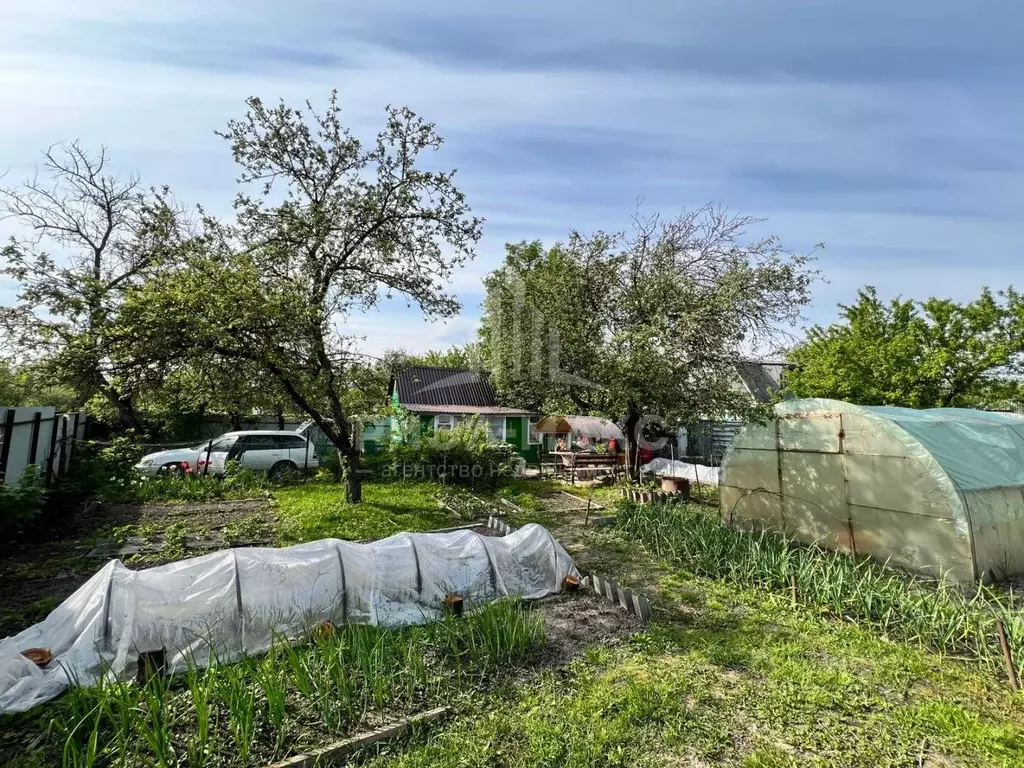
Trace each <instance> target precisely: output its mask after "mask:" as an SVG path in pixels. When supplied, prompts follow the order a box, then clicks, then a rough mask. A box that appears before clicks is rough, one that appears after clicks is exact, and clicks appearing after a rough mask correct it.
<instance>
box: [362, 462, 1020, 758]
mask: <svg viewBox="0 0 1024 768" xmlns="http://www.w3.org/2000/svg"><path fill="white" fill-rule="evenodd" d="M527 483H528V481H523V482H521V483H519V484H517V487H516V492H528V490H529V487H530V486H529V485H527ZM545 486H546V484H538V485H537V486H535V487H536V488H537V489H538V490H539V491H542V492H543V491H547V490H548V488H546V487H545ZM689 513H690V514H692V515H701V516H703V517H704V518H705V519H707V517H708V515H707V510H703V509H700V508H699V507H696V506H695V507H691V508H690V509H689ZM688 519H689V518H688ZM550 523H551V525H552V527H553V529H554V532H555V534H556V536H560V537H561V538H562V539H563V540H564V541H567V542H572V543H571V544H570V545H569V546H570V551H571V553H572V554H573V555H574V557H576V559H577V564H578V565H579V567H580V568H582V569H584V570H589V569H590V568H592V567H593V568H595V569H597V570H601V571H602V572H611V573H614V574H621V575H623V577H624V578H625V577H626V574H629V576H628V578H625V580H626V581H627V583H629V585H630V586H634V587H640V588H642V589H644V590H645V591H646V592H648V593H649V594H651V596H652V597H653V598H654V605H655V621H654V623H653V625H652V626H651V628H650V629H649V630H648V631H645V632H643V633H641V634H639V635H637V636H636V637H635V638H633V639H632V640H630V641H628V642H627V643H625V644H622V645H620V646H617V647H613V648H597V649H589V650H588V651H587V652H586V654H585V657H584V659H582V660H580V661H578V662H576V663H575V664H574V666H573V667H572V669H571V672H570V673H569V674H564V673H554V672H552V673H547V674H545V675H544V676H543V677H541V678H540V679H539V680H538V681H535V682H533V683H531V684H528V685H524V686H522V687H520V688H519V689H518V690H517V691H515V692H514V693H512V694H511V695H508V696H496V697H492V699H491V700H490V702H489V703H488V704H487V705H486V706H483V705H482V706H480V707H478V709H477V710H476V712H477V713H474V714H467V715H466V716H464V717H463V718H461V719H459V720H458V721H456V722H454V723H452V724H450V725H448V726H447V727H444V728H442V729H437V730H435V731H434V732H432V733H430V734H428V735H426V736H424V737H421V738H420V739H419V740H418V741H416V742H415V743H413V744H412V745H405V746H394V747H391V748H388V749H386V750H385V751H384V752H383V754H381V755H380V756H379V757H378V758H376V759H375V760H374V761H373V762H371V765H372V767H373V768H398V767H401V768H417V767H420V766H422V767H423V768H426V766H431V767H433V766H437V767H438V768H446V767H448V766H450V767H451V768H455V766H458V767H459V768H473V767H474V766H480V767H481V768H482V767H483V766H492V765H500V766H503V767H507V768H518V767H520V766H521V767H523V768H525V767H526V766H551V767H552V768H554V766H567V767H569V768H575V767H582V766H588V767H590V766H595V767H596V766H706V765H729V766H746V767H747V768H769V767H771V768H775V767H777V766H805V765H808V766H865V767H868V766H872V767H873V766H901V767H905V768H911V766H914V767H917V766H928V767H930V768H949V767H950V766H1020V765H1024V714H1022V711H1021V704H1022V703H1024V698H1022V695H1021V694H1014V693H1012V692H1011V691H1010V690H1009V688H1008V686H1007V684H1006V682H1005V679H1003V677H1002V676H1001V675H1000V674H999V673H998V671H997V670H995V671H994V670H992V669H991V668H989V667H986V666H984V665H982V664H980V663H978V662H977V661H968V660H960V659H955V658H950V657H949V656H945V657H944V656H942V655H940V654H936V653H934V652H932V651H929V650H928V649H926V648H922V647H919V646H918V645H916V644H915V645H911V644H908V643H905V642H894V641H893V640H891V639H889V638H887V637H885V636H884V634H883V633H881V632H879V631H878V629H877V628H875V627H872V626H868V625H866V624H864V623H860V624H858V623H854V621H852V620H851V619H850V618H849V617H839V618H838V620H837V617H836V616H835V615H834V614H833V613H832V612H831V611H829V610H827V609H826V608H824V607H822V606H819V605H817V604H811V605H808V604H804V603H801V604H797V605H793V604H792V602H791V599H790V596H789V593H788V590H787V589H783V590H781V591H779V592H773V591H768V590H766V589H765V587H764V585H763V584H760V583H757V585H756V586H753V585H746V586H745V585H744V584H741V583H739V582H738V581H734V580H729V579H725V578H717V577H711V576H709V575H707V574H705V575H698V574H695V573H694V572H693V569H691V568H690V567H689V565H686V564H684V563H683V562H682V561H681V560H680V559H677V557H676V556H674V555H673V553H671V552H669V551H668V550H664V549H663V551H662V554H660V555H659V554H658V553H657V552H656V551H655V550H654V549H653V548H652V549H650V550H648V549H645V548H644V547H643V546H642V545H638V544H637V543H636V542H635V540H634V539H633V538H632V537H630V536H629V535H627V534H626V532H625V531H623V530H621V529H599V530H585V531H580V530H578V529H576V530H568V529H567V530H559V524H560V523H559V521H558V520H557V519H552V520H551V521H550ZM709 551H710V552H711V553H712V554H715V552H716V550H714V548H713V547H712V548H711V549H710V550H709ZM721 554H722V553H721V552H718V553H717V555H715V556H716V557H717V556H718V555H721ZM709 559H710V558H709ZM722 562H723V564H724V566H723V567H727V566H728V562H729V561H728V560H727V559H726V560H723V561H722ZM690 565H692V563H691V564H690ZM609 569H611V570H610V571H609ZM890 575H891V574H890Z"/></svg>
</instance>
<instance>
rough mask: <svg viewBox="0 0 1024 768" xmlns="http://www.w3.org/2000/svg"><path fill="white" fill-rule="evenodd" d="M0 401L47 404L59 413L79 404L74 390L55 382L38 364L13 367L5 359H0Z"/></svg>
mask: <svg viewBox="0 0 1024 768" xmlns="http://www.w3.org/2000/svg"><path fill="white" fill-rule="evenodd" d="M0 403H2V404H3V405H6V406H16V405H49V406H52V407H54V408H56V409H57V412H58V413H67V412H69V411H74V410H76V409H77V408H78V407H79V406H80V405H81V402H80V399H79V396H78V393H76V392H75V390H74V389H72V388H71V387H69V386H66V385H61V384H54V383H53V381H52V378H51V376H49V375H48V374H47V372H46V371H45V370H43V369H42V367H41V366H39V365H21V366H14V365H12V364H11V363H8V362H6V361H4V360H0Z"/></svg>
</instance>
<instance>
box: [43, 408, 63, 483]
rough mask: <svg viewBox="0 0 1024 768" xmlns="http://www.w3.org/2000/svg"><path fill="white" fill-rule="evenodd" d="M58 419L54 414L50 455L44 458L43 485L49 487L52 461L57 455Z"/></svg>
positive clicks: (51, 480)
mask: <svg viewBox="0 0 1024 768" xmlns="http://www.w3.org/2000/svg"><path fill="white" fill-rule="evenodd" d="M58 419H60V415H59V414H56V413H55V414H54V415H53V418H52V419H51V421H52V422H53V426H51V427H50V453H49V454H47V456H46V475H45V483H46V485H49V484H50V483H52V482H53V459H54V456H56V454H57V420H58Z"/></svg>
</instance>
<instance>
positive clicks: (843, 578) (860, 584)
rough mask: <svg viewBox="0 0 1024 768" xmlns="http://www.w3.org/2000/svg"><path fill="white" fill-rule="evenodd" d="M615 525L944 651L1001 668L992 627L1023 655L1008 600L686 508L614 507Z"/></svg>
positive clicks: (1022, 637) (686, 563)
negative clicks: (616, 509) (727, 522)
mask: <svg viewBox="0 0 1024 768" xmlns="http://www.w3.org/2000/svg"><path fill="white" fill-rule="evenodd" d="M618 525H619V527H620V528H622V529H623V530H625V531H626V532H627V533H629V534H631V535H633V536H636V537H637V538H639V539H640V540H641V541H642V542H644V543H645V544H646V545H647V546H648V547H649V548H650V549H652V550H653V551H655V552H657V553H658V554H659V555H660V556H664V557H667V558H670V559H671V560H674V561H675V562H676V563H678V564H679V565H681V566H683V567H684V568H685V569H687V570H689V571H691V572H693V573H695V574H697V575H700V576H707V577H710V578H714V579H724V580H727V581H731V582H735V583H737V584H741V585H744V586H749V587H754V588H757V589H763V590H768V591H772V592H778V593H783V594H790V593H791V591H792V590H793V587H794V585H795V588H796V595H797V598H798V600H799V601H800V602H802V603H806V604H810V605H813V606H818V607H820V608H822V609H825V610H827V611H828V612H830V613H832V614H834V615H836V616H841V617H844V618H848V619H853V620H856V621H858V622H860V623H863V624H867V625H870V626H871V627H873V628H875V629H878V630H880V631H882V632H884V633H885V634H887V635H890V636H892V637H896V638H899V639H901V640H905V641H908V642H911V643H917V644H920V645H922V646H925V647H928V648H931V649H933V650H937V651H940V652H943V653H949V654H956V655H966V656H970V657H973V658H977V659H979V660H982V661H984V662H986V663H988V664H993V665H994V664H1000V665H1001V664H1002V663H1003V662H1002V656H1001V652H1000V649H999V644H998V639H997V635H996V622H997V621H998V620H1000V619H1001V620H1002V621H1003V622H1004V624H1005V627H1006V632H1007V636H1008V639H1009V642H1010V645H1011V647H1012V648H1013V650H1014V651H1015V652H1016V653H1015V655H1016V657H1017V658H1018V659H1021V658H1024V614H1022V613H1021V612H1020V611H1019V610H1017V609H1015V608H1014V606H1013V604H1012V594H1007V593H1004V592H1001V591H999V590H997V589H992V588H990V587H986V586H983V585H979V586H977V587H976V588H972V589H971V590H968V591H964V590H962V589H961V588H959V587H957V586H955V585H950V584H947V583H946V582H943V581H937V582H926V581H922V580H920V579H913V578H910V577H909V576H907V575H905V574H902V573H899V572H897V571H894V570H892V569H889V568H886V567H885V566H884V565H882V564H880V563H878V562H876V561H874V560H871V559H870V558H866V557H851V556H849V555H845V554H842V553H839V552H835V551H832V550H826V549H823V548H820V547H816V546H809V547H805V546H797V545H795V544H794V543H793V542H792V541H790V540H788V539H786V538H785V537H782V536H779V535H777V534H774V533H770V532H767V531H739V530H733V529H731V528H728V527H726V526H725V525H723V524H722V523H721V522H720V521H719V520H718V519H717V518H714V517H711V516H709V515H708V514H707V513H706V512H702V511H700V510H698V509H694V508H692V507H687V506H684V505H676V504H654V505H651V504H633V503H630V502H623V503H622V504H621V506H620V509H619V515H618Z"/></svg>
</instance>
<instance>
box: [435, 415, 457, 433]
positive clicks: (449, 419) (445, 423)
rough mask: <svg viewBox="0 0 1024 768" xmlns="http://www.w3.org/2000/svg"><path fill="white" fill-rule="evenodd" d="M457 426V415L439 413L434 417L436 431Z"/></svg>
mask: <svg viewBox="0 0 1024 768" xmlns="http://www.w3.org/2000/svg"><path fill="white" fill-rule="evenodd" d="M454 426H455V417H454V416H453V415H452V414H450V413H439V414H437V415H436V416H435V417H434V431H435V432H441V431H442V430H447V429H451V428H452V427H454Z"/></svg>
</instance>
